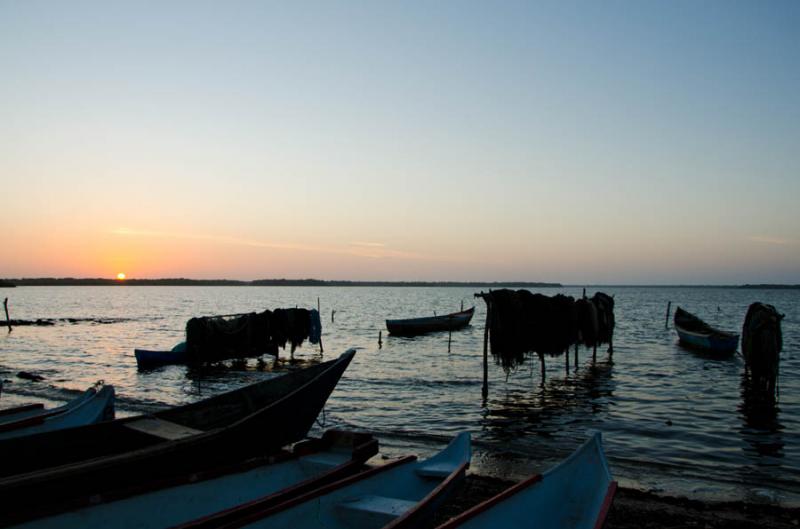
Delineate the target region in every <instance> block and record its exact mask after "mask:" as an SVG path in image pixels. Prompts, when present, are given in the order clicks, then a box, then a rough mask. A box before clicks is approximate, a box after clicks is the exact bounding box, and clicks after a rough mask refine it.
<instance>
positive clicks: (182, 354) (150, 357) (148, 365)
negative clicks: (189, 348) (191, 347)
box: [133, 342, 189, 369]
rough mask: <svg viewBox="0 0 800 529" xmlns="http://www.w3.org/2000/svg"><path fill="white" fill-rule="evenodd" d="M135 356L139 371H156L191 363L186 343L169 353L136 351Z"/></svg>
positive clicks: (181, 343) (148, 350) (147, 350)
mask: <svg viewBox="0 0 800 529" xmlns="http://www.w3.org/2000/svg"><path fill="white" fill-rule="evenodd" d="M133 354H134V356H136V366H137V367H138V368H139V369H154V368H156V367H161V366H165V365H170V364H185V363H187V362H188V361H189V355H188V354H187V353H186V342H180V343H179V344H178V345H176V346H175V347H173V348H172V349H170V350H169V351H155V350H150V349H134V350H133Z"/></svg>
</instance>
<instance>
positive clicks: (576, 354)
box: [567, 343, 578, 369]
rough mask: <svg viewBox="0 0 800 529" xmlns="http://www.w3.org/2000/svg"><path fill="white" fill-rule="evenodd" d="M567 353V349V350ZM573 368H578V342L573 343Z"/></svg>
mask: <svg viewBox="0 0 800 529" xmlns="http://www.w3.org/2000/svg"><path fill="white" fill-rule="evenodd" d="M567 354H569V351H567ZM575 369H578V344H577V343H576V344H575Z"/></svg>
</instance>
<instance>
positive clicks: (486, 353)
mask: <svg viewBox="0 0 800 529" xmlns="http://www.w3.org/2000/svg"><path fill="white" fill-rule="evenodd" d="M491 321H492V304H491V303H487V304H486V327H485V328H484V329H483V398H484V399H485V398H486V397H487V396H488V395H489V322H491Z"/></svg>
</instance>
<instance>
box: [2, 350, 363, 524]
mask: <svg viewBox="0 0 800 529" xmlns="http://www.w3.org/2000/svg"><path fill="white" fill-rule="evenodd" d="M354 355H355V351H354V350H352V349H351V350H349V351H347V352H346V353H344V354H343V355H341V356H340V357H339V358H338V359H336V360H330V361H328V362H324V363H321V364H318V365H316V366H312V367H309V368H306V369H301V370H297V371H293V372H290V373H286V374H284V375H281V376H277V377H274V378H271V379H268V380H265V381H262V382H258V383H255V384H251V385H249V386H246V387H243V388H240V389H237V390H233V391H229V392H227V393H223V394H221V395H217V396H215V397H211V398H209V399H205V400H202V401H199V402H196V403H194V404H188V405H185V406H179V407H176V408H170V409H167V410H164V411H161V412H157V413H154V414H152V415H142V416H136V417H130V418H125V419H117V420H115V421H110V422H105V423H98V424H93V425H89V426H82V427H79V428H70V429H67V430H58V431H55V432H49V433H44V434H36V435H31V436H27V437H25V438H24V442H22V441H23V440H22V439H20V440H19V441H20V442H17V441H18V440H16V439H7V440H0V475H1V476H3V477H0V497H2V498H3V501H2V502H0V520H2V519H3V518H4V517H5V516H8V515H10V514H13V513H15V512H18V511H23V510H25V509H42V508H44V507H45V506H53V505H62V506H63V505H67V506H69V505H72V506H73V508H74V506H75V505H76V504H78V505H79V504H80V502H82V501H88V500H87V498H90V497H92V496H94V498H92V501H95V500H96V499H97V498H100V497H103V495H105V494H110V493H113V492H114V491H119V490H130V489H136V488H138V489H139V490H141V491H144V490H148V487H149V485H148V484H149V483H153V482H159V481H163V480H169V479H171V478H174V477H175V476H179V475H184V474H187V473H190V472H200V471H203V470H205V469H208V468H215V467H219V466H222V465H226V464H232V463H235V462H238V461H242V460H244V459H246V458H250V457H254V456H257V455H263V454H268V453H270V452H273V451H275V450H278V449H279V448H280V447H282V446H284V445H287V444H289V443H293V442H296V441H299V440H300V439H302V438H303V437H305V435H306V434H307V433H308V430H309V429H310V428H311V426H312V425H313V424H314V420H315V419H316V418H317V415H318V414H319V412H320V410H321V409H322V407H323V406H324V405H325V402H326V401H327V399H328V396H329V395H330V393H331V392H332V391H333V389H334V388H335V387H336V384H337V382H338V381H339V378H340V377H341V376H342V374H343V373H344V371H345V369H346V368H347V366H348V365H349V364H350V361H351V360H352V359H353V356H354Z"/></svg>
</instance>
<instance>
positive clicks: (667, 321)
mask: <svg viewBox="0 0 800 529" xmlns="http://www.w3.org/2000/svg"><path fill="white" fill-rule="evenodd" d="M671 307H672V302H671V301H667V316H666V318H665V319H664V329H669V309H670V308H671Z"/></svg>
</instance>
